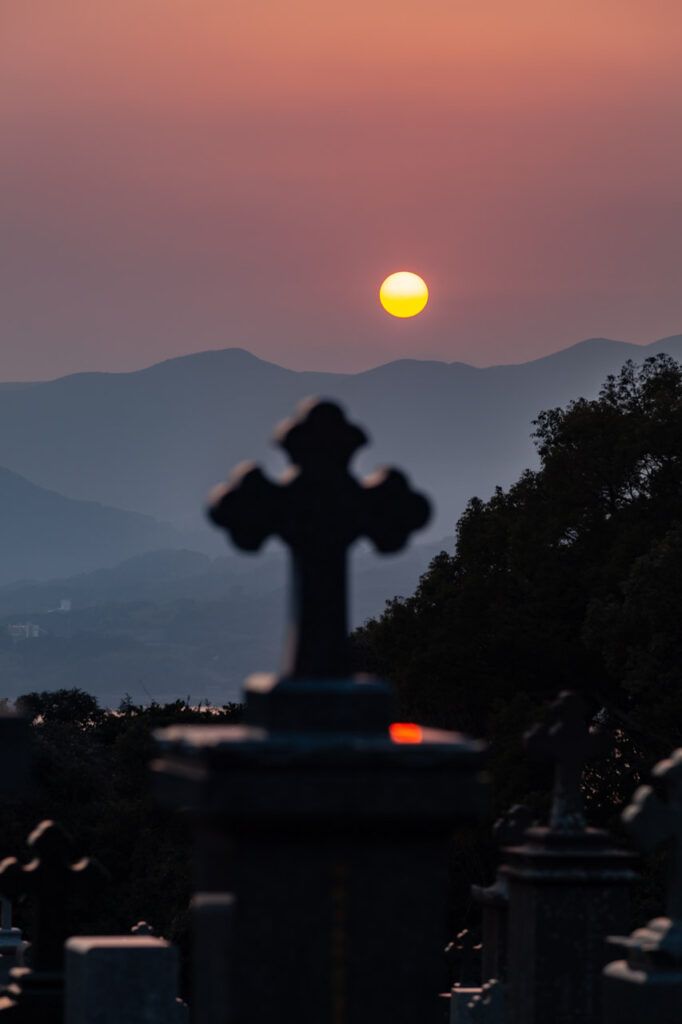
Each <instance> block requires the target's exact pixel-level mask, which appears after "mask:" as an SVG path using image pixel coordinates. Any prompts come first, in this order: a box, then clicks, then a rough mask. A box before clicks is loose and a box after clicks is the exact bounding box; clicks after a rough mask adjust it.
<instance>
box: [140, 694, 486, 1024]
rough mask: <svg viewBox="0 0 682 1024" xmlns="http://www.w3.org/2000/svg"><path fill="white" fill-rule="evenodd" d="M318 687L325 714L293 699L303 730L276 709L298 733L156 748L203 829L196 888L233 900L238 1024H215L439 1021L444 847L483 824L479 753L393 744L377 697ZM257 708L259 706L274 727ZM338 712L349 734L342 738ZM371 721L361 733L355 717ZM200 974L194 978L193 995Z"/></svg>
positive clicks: (167, 797)
mask: <svg viewBox="0 0 682 1024" xmlns="http://www.w3.org/2000/svg"><path fill="white" fill-rule="evenodd" d="M315 686H316V692H317V693H318V694H319V693H320V691H321V692H322V694H323V695H324V694H325V693H326V694H327V695H328V701H327V700H325V699H324V696H322V697H320V699H318V700H317V701H316V702H314V707H313V708H312V710H311V718H310V720H308V719H307V716H306V704H305V701H303V702H300V701H299V696H300V695H296V696H295V698H294V699H295V701H296V707H297V716H298V718H297V720H298V721H299V722H300V727H299V729H298V730H297V731H295V730H294V729H293V728H291V725H292V724H293V722H294V720H295V719H294V718H293V717H291V716H290V715H289V714H288V713H287V712H286V710H281V711H279V713H280V720H283V721H285V722H286V724H287V726H289V728H288V729H284V730H279V731H278V730H277V729H267V728H263V727H259V726H255V725H251V726H250V725H245V726H233V727H230V726H215V727H212V726H176V727H172V728H169V729H165V730H162V731H161V732H160V733H159V734H158V735H157V741H158V743H159V747H160V751H161V758H160V759H159V760H158V761H156V762H155V763H154V764H153V766H152V769H153V774H154V779H155V782H154V785H155V790H156V793H157V796H158V797H159V798H160V799H161V800H163V801H164V802H165V803H166V804H169V805H171V806H174V807H178V808H182V807H184V808H187V809H189V810H190V812H191V814H192V815H193V817H194V821H195V828H196V840H197V843H196V848H197V878H196V887H197V889H199V890H200V891H201V890H203V891H210V892H214V893H215V892H218V893H225V892H231V893H232V894H233V895H234V912H233V921H232V937H231V939H230V940H229V941H228V942H227V944H226V946H224V947H223V948H222V949H221V950H220V952H219V951H218V950H216V951H215V956H221V957H222V965H223V970H224V973H225V976H226V978H229V986H230V992H231V996H230V1002H231V1006H230V1014H229V1016H228V1017H218V1018H216V1019H217V1020H220V1021H221V1022H222V1021H223V1020H229V1022H230V1024H266V1022H268V1021H270V1020H277V1021H281V1022H282V1024H288V1022H292V1024H294V1022H295V1024H320V1022H321V1021H329V1022H330V1024H377V1021H390V1022H391V1024H415V1021H419V1024H430V1022H438V1021H440V1018H441V1015H442V1000H440V999H439V993H440V992H442V991H443V990H444V989H445V988H446V987H447V978H446V976H445V961H444V957H443V949H444V946H445V942H446V928H445V925H446V909H447V870H446V869H447V863H446V851H447V842H446V840H447V836H448V834H449V833H450V831H451V830H452V828H453V827H454V825H455V824H456V823H457V822H458V821H460V820H462V819H466V818H472V817H475V816H478V815H479V814H480V813H481V812H482V811H483V810H484V807H485V792H484V790H485V787H484V783H483V780H482V778H481V775H480V769H481V761H482V746H481V744H478V743H475V742H472V741H470V740H467V739H465V738H464V737H462V736H460V735H458V734H456V733H448V732H439V731H435V730H428V729H424V730H417V729H416V728H415V730H413V731H412V732H409V731H408V735H409V736H410V737H411V738H412V739H418V742H409V743H400V742H395V741H394V740H392V739H391V736H390V734H389V731H388V722H389V721H390V719H388V720H386V719H384V723H383V725H382V724H381V721H380V718H379V716H378V715H377V709H376V701H375V697H376V694H374V695H372V694H370V693H369V691H368V690H360V691H358V690H356V689H355V686H354V685H353V684H352V682H351V681H349V680H344V681H339V680H335V681H329V685H328V686H327V682H326V681H317V682H316V684H315ZM337 690H338V691H339V692H338V693H336V691H337ZM340 691H343V693H342V694H341V692H340ZM356 693H357V696H358V702H359V703H358V705H356V703H355V694H356ZM385 696H386V700H388V695H387V693H386V694H385ZM368 697H369V700H368V699H367V698H368ZM262 700H263V697H262V691H261V695H260V696H259V697H258V700H257V703H258V709H259V715H260V717H261V718H262V719H263V720H268V715H267V714H266V713H265V711H264V709H263V707H262ZM339 702H342V703H343V708H344V713H343V716H342V721H343V722H344V726H345V729H347V730H348V731H343V732H340V731H334V728H333V726H334V718H335V712H334V708H335V707H337V708H338V707H339ZM368 706H369V707H370V708H371V714H370V715H369V716H368V718H369V720H370V727H368V728H366V729H365V731H362V730H361V729H360V728H358V725H359V724H360V723H361V722H362V720H363V716H364V711H360V712H359V713H358V714H357V715H356V714H355V708H356V707H361V708H365V709H367V708H368ZM388 706H389V705H388V704H387V705H386V707H388ZM278 710H279V709H278ZM328 712H329V713H328ZM365 721H367V719H365ZM198 926H199V928H201V918H199V920H198ZM197 938H198V941H199V942H201V941H204V942H206V943H210V941H211V940H210V937H209V936H206V937H205V938H204V939H202V937H201V933H200V934H199V935H198V936H197ZM212 959H213V962H214V963H215V957H213V958H212ZM214 969H215V968H214ZM201 971H202V966H201V963H199V964H198V972H199V976H198V977H197V979H196V987H197V991H198V990H199V989H201V988H205V986H204V985H203V982H202V979H201ZM208 1019H209V1020H211V1021H213V1019H214V1018H213V1017H210V1016H209V1018H208Z"/></svg>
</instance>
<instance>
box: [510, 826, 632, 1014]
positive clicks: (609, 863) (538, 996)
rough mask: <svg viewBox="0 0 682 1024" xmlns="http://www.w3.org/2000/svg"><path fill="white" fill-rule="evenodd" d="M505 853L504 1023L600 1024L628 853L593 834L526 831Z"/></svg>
mask: <svg viewBox="0 0 682 1024" xmlns="http://www.w3.org/2000/svg"><path fill="white" fill-rule="evenodd" d="M526 836H527V841H526V842H525V843H524V844H523V845H522V846H515V847H511V848H508V849H507V850H506V851H505V864H504V865H503V867H502V868H501V871H502V872H503V873H504V874H505V875H506V877H507V880H508V884H509V933H508V940H509V946H508V950H509V952H508V957H509V959H508V979H507V985H506V988H507V1012H508V1021H509V1024H547V1022H548V1021H551V1022H552V1024H601V1021H602V1015H601V970H602V967H603V966H604V964H605V963H606V960H607V959H608V950H607V947H606V945H605V939H606V937H607V936H608V935H609V934H612V933H613V932H614V931H619V930H623V929H624V927H625V926H626V925H627V921H628V914H629V886H630V884H631V882H632V880H633V878H634V873H633V870H632V866H631V865H632V859H633V858H632V855H631V854H629V853H626V852H624V851H621V850H617V849H615V848H613V847H612V846H611V844H610V842H609V838H608V835H607V833H604V832H600V831H597V830H595V829H585V830H584V831H583V832H575V833H573V834H570V833H569V834H561V833H560V832H553V831H552V830H550V829H546V828H531V829H528V830H527V832H526Z"/></svg>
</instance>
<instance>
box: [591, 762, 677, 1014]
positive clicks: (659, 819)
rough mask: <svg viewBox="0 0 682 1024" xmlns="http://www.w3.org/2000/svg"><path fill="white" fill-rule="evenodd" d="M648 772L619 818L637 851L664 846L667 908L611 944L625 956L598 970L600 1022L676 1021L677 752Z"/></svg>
mask: <svg viewBox="0 0 682 1024" xmlns="http://www.w3.org/2000/svg"><path fill="white" fill-rule="evenodd" d="M652 774H653V778H652V785H650V786H640V788H639V789H638V790H637V792H636V793H635V795H634V797H633V800H632V803H631V804H630V806H629V807H628V808H627V809H626V810H625V812H624V814H623V820H624V822H625V824H626V825H627V826H628V828H629V829H630V830H631V832H632V833H633V835H634V838H635V842H636V844H637V845H638V846H639V848H640V849H641V850H643V851H649V850H652V849H655V848H656V847H657V846H660V845H661V844H663V843H666V844H668V846H669V854H668V855H669V857H670V880H669V885H668V905H667V908H666V915H665V916H664V917H657V918H655V919H654V920H653V921H650V922H649V923H648V924H647V925H646V927H644V928H638V929H637V930H636V931H635V932H633V934H632V935H631V936H630V937H629V938H614V939H613V940H612V942H613V943H614V944H615V945H618V946H621V947H622V948H623V949H624V950H625V951H626V954H627V957H626V959H623V960H616V961H614V962H612V963H610V964H608V965H607V967H606V968H605V969H604V1004H605V1021H606V1024H645V1022H648V1021H650V1020H651V1021H655V1022H656V1024H679V1022H680V1021H681V1020H682V749H680V750H676V751H675V752H674V753H673V754H672V755H671V757H670V758H668V759H667V760H665V761H661V762H660V763H659V764H658V765H656V767H655V768H654V771H653V773H652Z"/></svg>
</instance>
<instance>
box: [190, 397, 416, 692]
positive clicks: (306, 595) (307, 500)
mask: <svg viewBox="0 0 682 1024" xmlns="http://www.w3.org/2000/svg"><path fill="white" fill-rule="evenodd" d="M275 441H276V443H277V444H278V445H279V446H280V447H281V448H283V449H284V450H285V451H286V452H287V454H288V455H289V456H290V458H291V459H292V462H293V465H292V466H291V467H290V469H289V470H288V471H287V472H286V473H285V475H284V476H283V478H282V479H281V481H280V482H279V483H278V484H274V483H271V482H270V481H269V480H267V479H266V477H265V476H264V475H263V473H262V472H261V470H260V469H258V468H257V467H255V466H253V465H252V464H250V463H247V464H242V465H241V466H240V467H237V469H236V470H235V472H234V473H233V475H232V477H231V479H230V480H229V481H228V483H227V484H226V485H224V486H222V487H219V488H216V489H215V490H214V491H213V492H212V494H211V497H210V499H209V500H210V504H209V515H210V517H211V519H212V520H213V522H214V523H216V525H218V526H220V527H222V528H223V529H224V530H226V531H227V532H228V533H230V534H231V536H232V540H233V541H234V543H235V544H236V545H237V547H241V548H244V549H245V550H247V551H255V550H257V549H258V548H259V547H260V546H261V544H262V543H263V542H264V541H265V540H266V539H267V538H268V537H270V536H278V537H280V538H281V539H282V540H283V541H284V543H285V544H286V545H287V546H288V547H289V548H290V549H291V553H292V559H293V579H292V612H291V620H292V621H291V629H290V637H291V644H290V650H289V654H288V657H287V660H286V663H285V666H284V676H285V677H289V678H296V679H318V680H324V679H338V678H342V677H344V676H346V675H347V674H348V671H349V656H348V645H347V632H348V630H347V612H346V604H347V602H346V554H347V551H348V548H349V547H350V546H351V545H352V544H353V543H354V542H355V541H356V540H358V539H359V538H360V537H368V538H369V539H370V540H371V541H372V542H373V543H374V545H375V547H376V548H377V549H378V550H379V551H382V552H390V551H398V550H399V549H400V548H401V547H403V545H404V544H405V542H406V540H407V538H408V536H409V535H410V533H412V531H414V530H417V529H419V528H420V527H422V526H424V524H425V523H426V522H427V520H428V517H429V504H428V502H427V500H426V498H424V497H423V496H422V495H421V494H417V493H416V492H415V491H412V490H411V489H410V487H409V485H408V483H407V480H406V479H405V477H404V476H403V475H402V474H401V473H399V472H398V471H397V470H394V469H389V470H384V471H382V472H380V473H377V474H375V475H374V476H372V477H370V478H368V479H367V480H364V481H362V482H359V481H357V480H356V479H355V478H354V477H353V476H351V475H350V473H349V472H348V468H347V467H348V463H349V461H350V459H351V457H352V455H353V453H354V452H355V451H356V450H357V449H358V448H359V447H361V446H362V445H364V444H365V443H366V441H367V437H366V435H365V434H364V432H363V431H362V430H360V429H359V428H358V427H356V426H354V425H353V424H350V423H349V422H348V421H347V420H346V417H345V416H344V414H343V412H342V410H341V409H340V407H339V406H338V405H336V404H335V403H333V402H328V401H319V400H316V399H310V400H308V401H306V402H304V403H302V404H301V405H300V406H299V408H298V411H297V414H296V416H295V417H294V418H293V419H291V420H286V421H285V422H284V423H283V424H281V425H280V427H279V428H278V429H277V432H276V434H275Z"/></svg>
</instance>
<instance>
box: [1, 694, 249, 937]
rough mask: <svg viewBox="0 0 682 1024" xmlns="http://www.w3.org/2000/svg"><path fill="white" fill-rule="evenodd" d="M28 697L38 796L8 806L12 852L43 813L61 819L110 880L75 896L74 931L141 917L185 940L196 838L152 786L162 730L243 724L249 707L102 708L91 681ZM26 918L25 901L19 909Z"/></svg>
mask: <svg viewBox="0 0 682 1024" xmlns="http://www.w3.org/2000/svg"><path fill="white" fill-rule="evenodd" d="M18 704H19V705H20V707H21V708H22V710H24V712H26V713H28V715H29V717H30V718H31V719H32V721H33V734H34V736H33V739H34V744H33V745H34V757H33V760H34V780H33V785H32V787H31V792H30V794H29V797H28V799H26V800H25V801H23V802H22V803H21V804H20V805H11V806H10V805H8V806H6V807H5V808H4V811H5V813H4V814H3V823H4V824H5V828H4V833H3V855H10V854H12V855H16V856H19V857H20V858H22V857H23V856H25V854H24V846H25V840H26V837H27V836H28V834H29V833H30V832H31V830H32V829H33V827H34V826H35V825H36V824H37V823H38V822H39V821H41V820H42V819H43V818H54V819H56V820H58V821H60V822H61V823H62V824H63V825H64V826H65V828H66V829H67V830H68V831H69V833H70V834H71V835H72V837H73V840H74V859H77V858H78V857H80V856H83V855H92V856H94V857H96V858H97V859H98V860H99V861H100V862H101V863H102V864H103V865H104V867H105V868H106V869H107V871H108V872H109V875H110V881H109V882H108V883H107V884H106V886H105V887H104V888H103V890H102V892H101V893H100V894H99V895H98V896H97V897H96V898H94V899H91V900H90V901H89V902H87V903H85V902H83V903H81V904H79V905H74V907H73V908H72V913H73V915H74V933H76V934H78V933H81V932H83V933H86V934H125V933H126V932H128V931H129V930H130V928H131V927H132V926H133V925H134V924H135V923H136V922H137V921H139V920H141V919H144V920H147V921H149V922H150V923H151V924H152V925H153V926H154V928H155V929H156V930H157V933H158V934H162V935H164V936H165V937H166V938H168V939H170V940H174V941H177V942H179V943H180V945H181V946H184V945H185V939H186V925H187V922H186V910H187V906H188V903H189V897H190V837H189V832H188V829H187V826H186V824H185V822H184V820H183V818H182V817H181V816H180V815H178V814H176V813H174V812H173V811H170V810H166V809H165V808H163V807H161V806H159V804H158V803H157V802H156V801H155V800H154V799H153V798H152V796H151V794H150V793H149V789H148V777H149V762H150V760H151V759H152V758H153V756H154V739H153V731H154V730H155V729H158V728H162V727H163V726H166V725H171V724H175V723H183V722H205V721H206V720H207V719H210V721H211V722H212V723H214V722H224V723H236V722H238V721H239V720H240V718H241V706H240V705H238V704H227V705H225V706H224V707H223V708H209V707H203V708H202V707H200V708H195V707H190V706H189V705H188V704H186V703H185V702H184V701H180V700H179V701H175V702H173V703H171V704H163V705H162V704H157V703H155V702H152V703H151V704H149V705H147V706H142V705H136V704H134V703H133V702H132V701H131V700H130V699H129V698H128V697H124V699H123V700H122V702H121V707H120V710H119V712H109V711H104V710H102V709H101V708H100V707H99V706H98V703H97V700H96V698H94V697H92V696H90V695H89V694H87V693H84V692H83V691H82V690H78V689H72V690H59V691H56V692H42V693H29V694H26V695H25V696H23V697H22V698H20V700H19V701H18ZM18 916H19V922H20V923H21V920H22V916H23V915H22V910H21V908H19V915H18Z"/></svg>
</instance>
